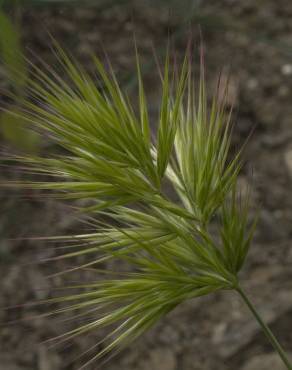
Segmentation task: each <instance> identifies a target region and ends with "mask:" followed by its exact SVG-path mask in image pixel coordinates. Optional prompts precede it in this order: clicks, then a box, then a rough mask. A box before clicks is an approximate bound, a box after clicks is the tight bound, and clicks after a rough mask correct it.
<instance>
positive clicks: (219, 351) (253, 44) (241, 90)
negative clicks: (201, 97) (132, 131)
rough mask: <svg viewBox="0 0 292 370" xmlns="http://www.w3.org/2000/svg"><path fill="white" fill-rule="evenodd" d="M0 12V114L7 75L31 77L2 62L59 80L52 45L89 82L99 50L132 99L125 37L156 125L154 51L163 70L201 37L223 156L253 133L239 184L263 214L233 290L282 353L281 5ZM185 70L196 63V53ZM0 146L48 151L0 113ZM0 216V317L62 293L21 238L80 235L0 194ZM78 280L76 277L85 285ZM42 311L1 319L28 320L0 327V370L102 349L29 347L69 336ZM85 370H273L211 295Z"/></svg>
mask: <svg viewBox="0 0 292 370" xmlns="http://www.w3.org/2000/svg"><path fill="white" fill-rule="evenodd" d="M0 5H1V8H2V11H1V14H0V33H1V34H0V51H1V60H2V62H3V63H1V65H0V104H1V106H2V107H4V106H7V104H9V105H11V103H10V102H9V100H7V98H6V97H5V94H4V93H2V92H3V91H7V90H10V89H12V90H14V91H15V92H16V93H17V94H21V93H22V87H23V86H22V85H23V84H24V82H23V81H24V80H25V79H23V81H22V80H21V79H19V78H18V79H16V80H14V79H13V73H12V72H11V70H12V69H13V68H15V67H19V66H20V67H21V68H23V76H25V75H27V74H28V73H29V66H28V65H22V63H23V61H21V60H20V59H21V58H18V57H16V55H18V54H17V53H12V51H13V50H17V49H20V48H22V50H24V52H25V54H26V55H27V56H28V58H29V59H30V60H32V61H33V62H35V63H39V58H41V59H42V60H44V61H45V62H46V63H47V64H48V65H50V66H56V68H57V69H58V66H57V61H56V56H55V55H54V53H53V50H52V41H51V37H53V38H55V39H56V40H57V42H58V43H60V44H61V46H62V47H64V48H65V49H66V50H67V51H69V52H70V53H71V54H72V55H73V56H74V57H76V58H77V60H78V61H79V62H80V63H81V64H82V65H83V66H84V67H85V68H86V69H87V70H88V71H91V72H92V71H93V63H92V60H91V55H92V54H96V55H98V56H99V57H100V58H101V59H105V57H104V51H103V50H105V51H106V52H107V54H108V55H109V58H110V60H111V62H112V64H113V67H114V70H115V71H116V73H117V76H118V79H119V81H121V84H122V85H123V87H124V89H125V90H126V91H127V92H128V93H129V95H130V96H133V97H135V93H136V90H135V88H136V82H137V81H136V79H135V59H134V43H133V34H135V36H136V39H137V45H138V49H139V52H140V54H141V59H142V67H143V73H144V78H145V83H146V91H147V96H148V101H149V104H150V111H151V114H152V117H153V121H155V117H156V115H157V112H158V106H159V83H158V82H159V78H158V74H157V67H156V65H155V62H154V58H153V47H154V49H155V50H156V53H157V54H158V56H160V57H162V58H163V55H164V52H165V48H166V45H167V40H168V39H169V38H170V39H171V43H172V46H173V49H174V50H175V51H176V53H177V55H178V57H180V56H182V55H183V54H184V52H185V48H186V44H187V41H188V38H189V37H190V34H191V33H192V34H193V38H194V40H195V44H196V45H197V46H198V47H199V45H200V36H199V33H200V32H199V30H201V32H202V35H203V40H204V41H203V42H204V50H205V63H206V71H207V82H208V86H209V89H210V90H209V91H212V89H214V86H215V83H216V78H217V77H218V73H219V72H220V71H221V70H223V72H224V73H223V76H225V75H226V73H227V71H229V74H230V78H229V79H230V87H229V96H228V104H230V105H233V106H234V111H235V112H234V118H235V122H236V124H235V128H234V136H233V145H234V148H239V147H240V145H242V144H243V143H244V142H245V141H246V139H247V137H248V136H249V134H250V133H251V132H252V134H251V136H250V139H249V142H248V145H247V147H246V149H245V151H244V163H245V164H244V169H243V172H242V175H241V177H240V181H242V183H243V184H251V185H252V187H253V189H254V192H253V195H252V196H253V199H254V203H255V204H259V205H260V207H261V213H260V221H259V226H258V229H257V232H256V236H255V241H254V243H253V246H252V248H251V251H250V254H249V258H248V262H247V265H246V267H245V269H244V271H243V273H242V279H243V285H244V286H245V287H246V289H247V291H248V292H249V294H250V295H251V297H252V299H253V301H254V302H255V304H256V305H257V307H258V308H259V311H260V312H261V313H262V315H263V317H264V318H265V319H266V321H267V322H268V323H269V324H270V325H271V327H272V329H273V330H274V332H275V334H276V336H278V339H279V341H280V342H281V343H283V346H284V347H285V348H286V349H287V350H288V351H289V350H290V352H292V330H291V329H292V279H291V277H292V248H291V242H290V239H291V237H292V227H291V225H292V223H291V222H292V189H291V184H292V104H291V102H292V2H291V1H290V0H278V1H274V0H218V1H211V0H168V1H167V0H136V1H134V0H132V1H130V0H92V1H86V0H79V1H78V0H76V1H74V0H66V1H65V0H64V1H62V0H59V1H57V0H55V1H54V0H34V1H33V0H32V1H29V0H27V1H25V0H19V1H12V0H7V1H5V0H4V1H3V0H2V1H0ZM12 24H13V26H12ZM16 28H17V29H18V31H17V32H16V31H15V30H16ZM194 59H195V62H196V59H197V60H198V50H196V51H195V58H194ZM5 63H6V64H8V68H7V66H6V67H5ZM9 65H10V66H11V70H10V71H9ZM11 108H12V109H14V108H13V106H12V105H11ZM0 135H1V136H0V140H1V148H3V149H2V150H1V152H4V153H6V152H7V151H10V152H11V151H14V152H19V151H26V150H30V151H31V150H40V151H43V152H46V151H48V150H50V151H53V150H54V147H53V146H52V144H51V143H49V142H44V141H42V142H39V141H38V138H37V137H32V136H30V135H29V134H28V133H27V132H26V131H25V129H24V128H23V127H22V126H21V125H19V122H15V121H14V120H13V118H11V117H9V116H7V114H5V113H2V116H1V134H0ZM19 176H20V174H19V171H17V169H10V170H9V171H7V167H5V163H4V165H3V166H2V170H1V172H0V179H1V181H3V179H6V180H7V178H11V179H18V178H19ZM0 204H1V213H0V281H1V283H0V306H1V307H9V306H15V305H17V304H20V303H23V302H31V301H34V300H36V299H46V298H49V297H50V295H51V286H52V284H53V285H55V286H58V285H61V284H62V278H61V277H59V276H57V277H54V278H53V279H47V275H50V274H52V273H54V272H56V271H62V270H63V269H64V262H62V261H60V262H56V263H54V264H48V265H46V264H30V263H31V261H38V260H41V259H44V258H46V257H49V256H51V255H52V250H51V246H50V245H48V243H46V242H44V241H41V240H38V241H35V240H32V239H30V240H22V239H21V238H25V237H31V236H45V235H52V234H54V235H55V234H65V233H70V232H73V231H74V232H76V230H79V229H80V228H81V227H82V226H80V223H79V222H78V217H77V216H76V215H74V213H73V212H71V211H68V207H67V206H66V205H65V204H60V203H58V202H55V201H53V200H51V199H46V198H45V197H44V196H42V194H39V193H38V194H36V192H30V191H27V190H26V191H23V192H21V194H20V192H15V191H12V190H11V191H10V190H1V193H0ZM84 274H85V273H84ZM84 274H83V275H82V274H80V279H82V280H83V279H86V276H85V275H84ZM52 280H53V281H52ZM42 310H43V309H36V308H34V307H26V308H25V307H20V308H13V309H9V310H0V322H1V323H6V322H8V321H12V320H19V319H23V318H26V320H24V321H20V322H17V323H16V325H12V326H5V325H4V326H3V327H1V329H0V330H1V332H0V370H61V369H65V370H70V369H76V368H78V365H80V364H81V362H80V361H79V360H78V359H77V360H75V359H76V357H78V354H80V353H82V352H84V351H86V349H87V348H88V347H89V346H90V345H93V344H94V343H96V342H97V341H98V340H99V339H101V338H102V335H103V333H102V332H97V333H92V334H90V335H88V336H85V337H81V338H76V339H74V340H73V341H72V342H70V343H69V344H66V345H63V346H58V347H52V348H49V346H48V345H46V344H40V343H41V342H42V341H43V340H45V339H47V338H49V337H53V336H56V335H57V334H59V333H60V330H61V329H64V328H65V329H66V325H67V323H66V322H60V321H58V319H57V318H42V317H39V318H33V316H37V315H39V314H41V313H42ZM29 317H31V319H29ZM61 332H62V330H61ZM72 361H74V363H75V365H74V366H73V365H72ZM86 369H87V368H86ZM88 369H105V370H118V369H120V370H146V369H147V370H221V369H222V370H223V369H224V370H227V369H232V370H235V369H236V370H237V369H238V370H263V369H271V370H280V369H282V368H281V365H280V364H279V362H278V359H277V355H275V354H274V351H273V349H272V348H271V346H270V345H269V344H268V343H267V340H266V339H265V338H264V337H263V335H262V334H261V333H260V331H259V328H258V327H257V324H256V322H255V321H254V319H253V318H252V317H251V316H250V314H249V312H248V311H247V309H246V308H245V307H244V306H243V305H242V302H241V301H240V299H239V297H236V296H235V294H233V293H228V292H220V293H216V294H214V295H211V296H207V297H203V298H200V299H196V300H193V301H189V302H186V303H184V304H182V305H180V306H179V307H178V308H177V309H176V310H174V311H173V312H172V313H171V314H169V315H168V316H167V317H166V318H165V319H164V320H162V321H161V322H159V323H158V325H156V326H155V327H154V328H153V329H152V330H150V331H149V332H147V333H146V334H145V335H144V336H143V337H142V338H140V339H139V341H137V342H135V343H134V344H133V345H132V346H131V347H130V348H127V349H125V350H124V351H123V352H121V353H119V354H118V355H117V356H116V357H113V358H112V359H110V360H109V361H108V362H106V363H104V364H102V365H99V364H94V365H92V366H89V367H88Z"/></svg>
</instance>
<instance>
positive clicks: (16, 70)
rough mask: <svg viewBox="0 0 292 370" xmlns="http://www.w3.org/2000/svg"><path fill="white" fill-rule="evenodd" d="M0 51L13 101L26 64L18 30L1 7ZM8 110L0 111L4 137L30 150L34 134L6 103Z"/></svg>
mask: <svg viewBox="0 0 292 370" xmlns="http://www.w3.org/2000/svg"><path fill="white" fill-rule="evenodd" d="M0 52H1V54H0V56H1V60H2V63H3V66H4V68H5V71H6V73H7V80H8V81H9V83H10V89H11V90H12V96H14V98H15V100H17V101H21V100H22V99H23V98H24V88H25V86H26V83H27V79H28V68H27V63H26V61H25V58H24V56H23V52H22V47H21V42H20V36H19V32H18V30H17V28H16V27H15V26H14V25H13V23H12V22H11V20H10V19H9V17H8V16H7V15H6V14H5V13H4V12H3V11H2V10H0ZM13 104H14V103H13ZM9 111H10V112H4V113H2V114H1V117H0V120H1V130H2V134H3V136H4V138H5V139H6V140H8V141H9V142H11V143H12V144H14V145H15V146H17V147H18V148H20V149H24V150H29V151H33V150H34V149H36V146H37V141H38V140H37V135H36V134H35V133H33V132H32V131H28V130H27V129H26V128H25V126H24V122H23V120H22V119H21V118H20V117H19V115H18V113H17V107H16V106H13V107H11V106H10V108H9Z"/></svg>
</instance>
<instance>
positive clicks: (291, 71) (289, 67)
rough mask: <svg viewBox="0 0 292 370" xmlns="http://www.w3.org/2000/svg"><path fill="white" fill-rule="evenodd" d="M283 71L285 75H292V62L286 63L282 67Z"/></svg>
mask: <svg viewBox="0 0 292 370" xmlns="http://www.w3.org/2000/svg"><path fill="white" fill-rule="evenodd" d="M281 72H282V74H283V75H284V76H291V75H292V64H284V65H283V66H282V68H281Z"/></svg>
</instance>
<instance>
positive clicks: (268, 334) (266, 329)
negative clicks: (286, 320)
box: [236, 287, 292, 370]
mask: <svg viewBox="0 0 292 370" xmlns="http://www.w3.org/2000/svg"><path fill="white" fill-rule="evenodd" d="M236 290H237V292H238V293H239V294H240V296H241V297H242V299H243V300H244V302H245V303H246V305H247V306H248V308H249V309H250V310H251V312H252V313H253V315H254V317H255V318H256V320H257V321H258V323H259V324H260V326H261V328H262V330H263V332H264V333H265V335H266V337H267V338H268V339H269V341H270V343H271V344H272V346H273V347H274V349H275V350H276V351H277V352H278V354H279V356H280V357H281V359H282V361H283V362H284V364H285V365H286V367H287V369H288V370H292V365H291V363H290V361H289V360H288V357H287V354H286V352H285V351H284V349H283V348H282V346H281V345H280V343H279V342H278V340H277V338H276V337H275V336H274V334H273V333H272V331H271V329H270V328H269V327H268V326H267V324H265V323H264V321H263V320H262V318H261V317H260V315H259V313H258V312H257V310H256V308H255V307H254V305H253V304H252V303H251V301H250V300H249V299H248V297H247V296H246V294H245V292H244V291H243V290H242V289H241V287H237V289H236Z"/></svg>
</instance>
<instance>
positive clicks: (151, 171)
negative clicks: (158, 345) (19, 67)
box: [10, 50, 254, 359]
mask: <svg viewBox="0 0 292 370" xmlns="http://www.w3.org/2000/svg"><path fill="white" fill-rule="evenodd" d="M59 55H60V60H61V63H62V65H63V68H64V70H65V72H66V75H67V77H69V79H68V78H66V79H63V78H61V77H60V75H57V74H55V73H52V72H51V71H48V72H45V71H43V70H41V69H38V68H37V67H36V66H33V67H32V68H33V71H34V75H35V78H34V79H33V80H30V81H29V82H28V83H29V94H30V96H29V98H27V99H26V101H25V102H22V105H23V109H22V110H21V111H20V112H21V113H19V114H20V115H21V117H22V118H23V119H24V120H26V121H28V122H29V123H30V124H31V125H32V126H33V128H34V129H36V130H37V131H39V132H42V133H44V135H46V137H47V136H49V137H50V139H51V140H52V141H53V142H55V143H56V144H57V145H58V146H60V147H61V148H62V149H63V150H61V151H59V154H49V155H47V156H34V155H30V156H19V157H18V158H16V159H17V160H18V161H19V162H20V163H22V165H23V164H25V165H27V167H28V168H29V169H30V170H31V171H32V172H33V173H34V174H39V175H40V177H39V179H40V180H39V181H34V182H31V181H29V182H25V181H24V182H21V183H14V185H15V186H17V187H28V188H32V189H44V190H50V191H52V192H53V193H54V194H55V195H56V196H57V197H59V198H63V199H77V200H80V199H83V200H89V202H87V203H86V202H84V204H87V206H86V207H85V206H84V207H83V211H85V212H88V213H90V214H91V215H92V217H95V218H96V231H95V233H93V234H87V235H75V236H73V237H68V238H65V237H63V238H62V237H60V238H58V237H56V238H55V239H56V240H57V239H64V240H66V239H67V240H68V243H69V245H68V248H71V249H70V250H69V252H66V253H65V254H63V255H61V256H58V257H57V258H67V259H70V258H73V257H76V256H81V255H87V256H88V257H90V262H87V263H86V264H84V265H82V266H79V267H78V268H80V269H82V268H85V267H89V266H91V267H93V268H97V267H98V264H100V263H103V262H105V261H108V260H111V259H117V260H122V261H125V262H126V263H127V264H128V265H129V269H128V271H129V272H123V273H122V274H121V275H120V276H119V277H118V278H109V277H108V276H107V278H106V279H105V280H104V281H103V280H98V281H97V282H96V283H91V284H89V283H88V284H86V283H84V286H83V285H77V286H76V288H77V289H81V290H83V292H82V291H81V292H79V293H78V294H72V293H71V292H72V288H74V286H70V287H69V289H68V293H67V294H65V295H64V296H63V297H58V298H53V299H51V300H50V301H49V302H50V303H54V302H55V303H59V302H62V303H64V308H63V309H58V310H56V311H54V312H52V313H54V314H59V313H62V312H70V311H72V312H74V311H78V312H79V311H81V312H82V310H84V311H85V313H86V312H87V311H88V309H89V308H95V309H96V312H98V316H97V318H96V319H92V320H91V321H90V322H88V323H87V324H84V325H81V326H79V327H76V328H75V329H74V330H72V331H70V332H68V333H65V334H64V339H66V338H71V337H73V336H75V335H78V334H83V333H86V332H88V331H92V330H96V329H98V328H100V327H103V326H107V325H110V326H112V324H115V325H116V328H115V329H113V330H112V332H111V333H110V334H109V335H108V336H107V337H106V338H105V341H106V342H105V343H106V345H105V347H104V349H103V350H102V351H101V352H98V353H97V354H96V355H95V356H94V359H96V358H98V357H99V356H102V355H104V354H105V353H107V352H108V351H110V350H112V349H114V348H115V347H117V346H123V345H124V344H126V343H129V342H130V341H133V339H135V338H136V337H137V336H139V335H140V334H141V333H143V332H144V331H145V330H146V329H148V328H149V327H151V326H152V325H153V324H154V323H155V322H157V320H159V319H160V318H161V317H162V316H164V315H165V314H167V313H168V312H169V311H171V310H172V309H173V308H174V307H176V306H177V305H178V304H180V303H182V302H183V301H185V300H187V299H190V298H194V297H198V296H201V295H205V294H209V293H212V292H214V291H217V290H220V289H237V287H238V280H237V273H238V271H239V270H240V268H241V267H242V265H243V263H244V259H245V257H246V254H247V251H248V248H249V244H250V241H251V238H252V233H253V230H254V223H252V225H251V226H250V224H249V222H248V207H249V203H248V199H246V200H245V199H242V200H241V201H239V200H238V192H237V189H236V184H237V177H238V173H239V170H240V161H239V155H238V154H236V155H235V156H234V157H233V158H231V155H230V153H229V149H230V114H229V113H230V112H228V111H227V110H226V108H225V106H224V99H222V98H221V99H219V98H218V97H217V96H218V91H215V94H214V97H213V99H212V103H211V106H210V109H208V106H207V98H206V92H205V85H204V73H203V64H202V65H201V77H200V80H199V83H198V84H197V85H196V84H195V83H194V81H193V76H192V71H191V69H192V66H191V59H190V58H189V56H188V55H187V56H186V57H185V59H184V61H183V63H182V66H181V68H180V71H179V72H177V71H175V72H173V71H172V68H171V66H170V64H171V63H170V57H169V56H167V57H166V61H165V67H164V73H162V75H163V76H162V77H161V79H162V81H161V82H162V98H161V104H160V114H159V117H158V130H157V135H154V134H153V135H152V133H151V128H150V122H149V115H148V109H147V102H146V97H145V93H144V87H143V81H142V77H141V70H140V62H139V58H138V56H137V76H138V87H139V99H138V100H139V112H138V113H135V110H134V108H133V107H132V106H131V104H130V102H129V99H128V97H127V96H126V95H125V94H124V93H123V92H122V91H121V88H120V86H119V84H118V82H117V80H116V77H115V75H114V74H113V73H112V71H111V69H110V68H109V70H110V71H109V72H107V70H106V69H105V67H104V66H103V65H102V63H101V62H100V61H99V60H98V59H95V65H96V69H97V73H98V81H99V82H98V83H97V82H96V81H94V80H93V79H92V78H90V77H89V76H88V75H87V74H86V73H85V72H84V71H83V70H82V69H81V68H80V67H78V66H77V65H76V64H75V63H73V62H72V61H71V60H70V59H69V58H68V56H66V55H65V53H64V52H63V51H62V50H59ZM65 81H66V82H65ZM225 96H226V91H225ZM43 175H44V178H45V179H46V180H45V181H42V178H43V177H42V176H43ZM48 178H49V179H50V181H48V180H47V179H48ZM10 185H11V184H10ZM165 186H167V187H168V188H169V186H170V187H171V188H172V189H173V191H175V192H176V194H177V196H176V197H174V198H176V199H179V200H178V201H176V202H174V201H173V200H172V198H170V197H169V196H167V193H166V192H165ZM216 215H217V216H218V217H217V218H216V219H217V221H216V225H217V224H219V226H218V228H219V232H217V233H216V235H215V236H214V235H212V234H211V233H210V231H209V226H210V223H212V222H213V220H214V217H215V216H216ZM52 239H54V238H52ZM113 274H116V272H113Z"/></svg>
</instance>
